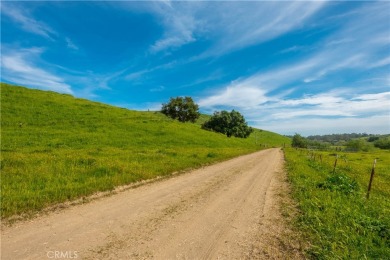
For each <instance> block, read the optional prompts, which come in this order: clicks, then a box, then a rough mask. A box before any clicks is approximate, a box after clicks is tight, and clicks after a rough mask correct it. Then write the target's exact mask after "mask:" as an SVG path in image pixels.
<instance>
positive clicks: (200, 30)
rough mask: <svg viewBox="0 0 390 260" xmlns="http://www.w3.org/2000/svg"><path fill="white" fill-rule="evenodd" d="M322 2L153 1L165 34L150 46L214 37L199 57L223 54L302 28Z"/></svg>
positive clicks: (164, 47) (174, 45) (163, 47)
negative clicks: (207, 48)
mask: <svg viewBox="0 0 390 260" xmlns="http://www.w3.org/2000/svg"><path fill="white" fill-rule="evenodd" d="M323 5H324V2H283V3H281V2H261V3H259V2H247V3H246V4H245V5H242V4H241V3H237V2H217V3H212V2H196V3H195V2H186V3H184V4H183V3H181V2H163V3H157V4H153V5H152V7H151V8H150V10H151V11H152V12H155V13H156V14H157V15H158V16H159V17H160V19H161V20H162V22H163V25H164V34H163V37H162V38H161V39H159V40H158V41H157V42H155V43H154V44H153V45H152V46H151V50H152V51H153V52H158V51H161V50H167V49H172V48H177V47H181V46H183V45H186V44H188V43H191V42H194V41H197V40H207V39H210V38H213V39H215V41H214V44H213V46H212V47H211V48H210V49H209V50H207V51H205V52H204V53H202V54H200V55H199V56H198V57H197V58H204V57H210V56H220V55H222V54H225V53H227V52H230V51H234V50H238V49H240V48H244V47H248V46H251V45H254V44H259V43H262V42H265V41H268V40H271V39H274V38H276V37H278V36H280V35H282V34H284V33H286V32H288V31H291V30H293V29H296V28H299V27H300V26H302V23H303V22H304V21H305V20H307V19H309V18H310V17H311V16H312V15H313V14H315V13H316V12H317V11H318V10H320V9H321V7H322V6H323ZM226 14H229V15H226Z"/></svg>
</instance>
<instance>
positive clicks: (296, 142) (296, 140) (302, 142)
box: [291, 134, 307, 148]
mask: <svg viewBox="0 0 390 260" xmlns="http://www.w3.org/2000/svg"><path fill="white" fill-rule="evenodd" d="M291 146H292V147H298V148H307V140H306V138H304V137H302V136H301V135H300V134H295V135H294V136H293V139H292V143H291Z"/></svg>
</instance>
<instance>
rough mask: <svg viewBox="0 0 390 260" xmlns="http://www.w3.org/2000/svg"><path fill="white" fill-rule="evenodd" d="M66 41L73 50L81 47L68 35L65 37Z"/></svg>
mask: <svg viewBox="0 0 390 260" xmlns="http://www.w3.org/2000/svg"><path fill="white" fill-rule="evenodd" d="M65 41H66V44H67V47H68V48H69V49H72V50H75V51H77V50H79V47H78V46H77V45H76V44H74V43H73V41H72V40H71V39H69V38H68V37H66V38H65Z"/></svg>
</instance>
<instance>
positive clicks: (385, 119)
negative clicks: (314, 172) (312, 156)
mask: <svg viewBox="0 0 390 260" xmlns="http://www.w3.org/2000/svg"><path fill="white" fill-rule="evenodd" d="M389 13H390V2H372V1H371V2H363V1H357V2H333V1H328V2H319V1H312V2H307V1H299V2H291V1H285V2H271V1H267V2H251V1H240V2H239V1H230V2H222V1H214V2H206V1H202V2H175V1H160V2H150V1H143V2H125V1H117V2H113V1H109V2H102V1H99V2H94V1H80V2H79V1H75V2H32V1H30V2H4V1H2V2H1V81H3V82H8V83H14V84H19V85H24V86H28V87H31V88H37V89H43V90H52V91H56V92H60V93H69V94H72V95H74V96H76V97H81V98H86V99H90V100H95V101H99V102H104V103H108V104H112V105H115V106H120V107H126V108H129V109H136V110H147V109H151V110H158V109H160V107H161V103H163V102H167V101H168V100H169V98H170V97H176V96H191V97H193V99H194V100H195V101H196V102H197V103H198V104H199V105H200V110H201V112H203V113H208V114H212V113H213V111H216V110H222V109H225V110H231V109H236V110H238V111H240V112H241V113H242V114H244V116H245V117H246V119H247V121H248V122H249V124H250V125H251V126H254V127H258V128H261V129H266V130H271V131H275V132H278V133H281V134H294V133H301V134H303V135H311V134H326V133H344V132H347V133H349V132H361V133H362V132H366V133H382V134H383V133H390V15H389Z"/></svg>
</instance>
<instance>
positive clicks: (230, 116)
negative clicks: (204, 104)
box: [202, 110, 253, 138]
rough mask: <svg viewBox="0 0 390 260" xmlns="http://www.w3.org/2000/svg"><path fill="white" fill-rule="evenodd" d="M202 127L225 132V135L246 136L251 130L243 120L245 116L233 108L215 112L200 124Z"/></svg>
mask: <svg viewBox="0 0 390 260" xmlns="http://www.w3.org/2000/svg"><path fill="white" fill-rule="evenodd" d="M202 128H203V129H206V130H210V131H215V132H218V133H222V134H225V135H226V136H227V137H231V136H235V137H240V138H247V137H248V136H249V135H250V134H251V133H252V132H253V129H252V128H251V127H249V126H248V125H247V123H246V122H245V118H244V117H243V116H242V115H241V114H240V113H239V112H237V111H234V110H232V112H227V111H221V112H215V113H214V115H213V116H212V117H211V118H210V120H208V121H206V122H205V123H204V124H203V125H202Z"/></svg>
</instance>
